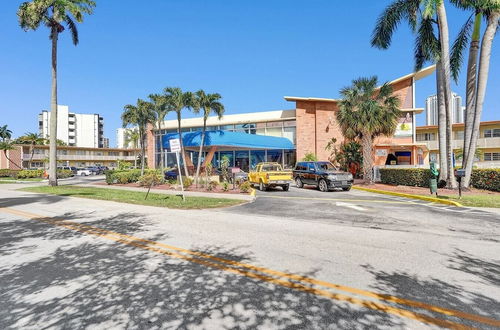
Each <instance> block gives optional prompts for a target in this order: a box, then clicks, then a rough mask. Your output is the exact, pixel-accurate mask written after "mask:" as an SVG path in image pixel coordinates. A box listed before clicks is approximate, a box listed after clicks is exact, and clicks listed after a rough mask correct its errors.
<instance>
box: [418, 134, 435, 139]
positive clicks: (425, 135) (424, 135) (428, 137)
mask: <svg viewBox="0 0 500 330" xmlns="http://www.w3.org/2000/svg"><path fill="white" fill-rule="evenodd" d="M435 140H436V133H419V134H417V141H435Z"/></svg>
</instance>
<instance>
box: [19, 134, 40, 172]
mask: <svg viewBox="0 0 500 330" xmlns="http://www.w3.org/2000/svg"><path fill="white" fill-rule="evenodd" d="M17 141H18V142H19V143H21V144H29V145H30V160H29V164H30V165H31V162H32V160H33V155H34V153H35V146H36V145H44V144H45V139H44V138H43V137H42V136H41V135H40V134H39V133H32V132H28V133H24V135H23V136H20V137H19V138H18V139H17Z"/></svg>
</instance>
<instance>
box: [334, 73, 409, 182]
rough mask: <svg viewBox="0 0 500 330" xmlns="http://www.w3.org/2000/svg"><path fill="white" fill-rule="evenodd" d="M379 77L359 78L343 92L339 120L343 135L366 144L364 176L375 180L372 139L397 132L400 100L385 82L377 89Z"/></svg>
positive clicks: (364, 146)
mask: <svg viewBox="0 0 500 330" xmlns="http://www.w3.org/2000/svg"><path fill="white" fill-rule="evenodd" d="M377 83H378V79H377V77H376V76H373V77H370V78H358V79H356V80H353V82H352V85H351V86H349V87H345V88H343V89H342V90H341V91H340V94H341V95H342V100H341V101H340V104H339V108H340V110H339V111H338V112H337V121H338V123H339V126H340V129H341V130H342V133H343V135H344V137H346V138H347V139H354V138H359V139H360V140H361V145H362V147H363V177H364V179H365V181H367V182H368V183H373V175H372V168H373V139H374V138H375V137H377V136H380V135H386V136H392V135H394V132H395V131H396V127H397V123H398V118H399V117H400V116H401V112H400V111H399V103H400V100H399V98H397V97H396V96H394V95H393V94H392V86H391V85H389V84H387V83H385V84H384V85H383V86H381V87H380V88H377Z"/></svg>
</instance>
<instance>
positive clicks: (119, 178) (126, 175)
mask: <svg viewBox="0 0 500 330" xmlns="http://www.w3.org/2000/svg"><path fill="white" fill-rule="evenodd" d="M149 172H150V171H145V174H146V173H149ZM105 174H106V183H107V184H115V183H121V184H126V183H134V182H137V181H139V178H140V177H141V170H122V171H120V170H109V171H106V173H105Z"/></svg>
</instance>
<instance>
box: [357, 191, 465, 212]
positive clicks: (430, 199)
mask: <svg viewBox="0 0 500 330" xmlns="http://www.w3.org/2000/svg"><path fill="white" fill-rule="evenodd" d="M352 188H353V189H357V190H363V191H368V192H372V193H377V194H384V195H392V196H399V197H406V198H413V199H420V200H423V201H428V202H433V203H440V204H445V205H452V206H457V207H463V205H462V204H460V203H458V202H454V201H448V200H445V199H440V198H435V197H427V196H422V195H412V194H404V193H398V192H394V191H387V190H379V189H372V188H365V187H358V186H352Z"/></svg>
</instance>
